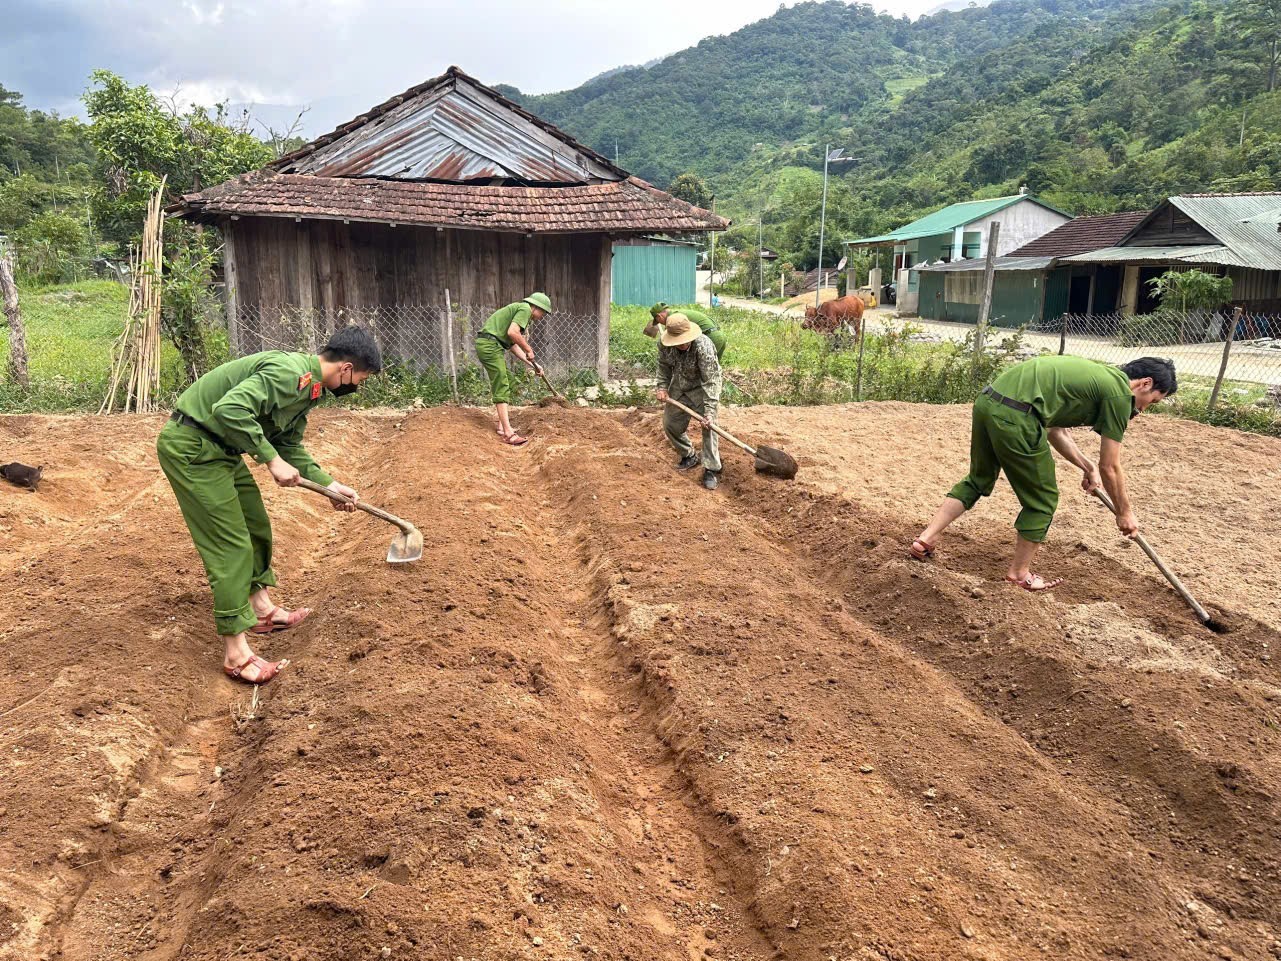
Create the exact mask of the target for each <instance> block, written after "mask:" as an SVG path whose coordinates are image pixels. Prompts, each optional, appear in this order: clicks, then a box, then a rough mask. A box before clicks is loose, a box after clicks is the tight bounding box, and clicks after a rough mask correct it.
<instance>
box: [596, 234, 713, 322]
mask: <svg viewBox="0 0 1281 961" xmlns="http://www.w3.org/2000/svg"><path fill="white" fill-rule="evenodd" d="M697 267H698V252H697V251H696V250H695V249H694V248H693V247H684V246H667V245H662V244H654V245H652V246H648V245H647V246H623V245H621V244H615V245H614V267H613V293H612V294H611V296H610V300H611V301H612V302H613V303H615V304H620V305H627V304H644V305H645V306H647V307H648V306H649V305H650V304H654V303H657V302H658V301H660V300H661V301H664V302H666V303H669V304H692V303H694V300H695V294H696V292H697V291H696V286H697V280H696V278H695V271H696V270H697Z"/></svg>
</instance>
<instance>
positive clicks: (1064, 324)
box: [1059, 310, 1068, 357]
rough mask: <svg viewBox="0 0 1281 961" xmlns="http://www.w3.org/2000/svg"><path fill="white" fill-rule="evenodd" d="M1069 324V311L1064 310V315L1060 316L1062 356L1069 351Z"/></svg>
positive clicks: (1060, 353) (1060, 351)
mask: <svg viewBox="0 0 1281 961" xmlns="http://www.w3.org/2000/svg"><path fill="white" fill-rule="evenodd" d="M1067 325H1068V315H1067V311H1066V310H1065V311H1064V312H1063V316H1062V317H1060V318H1059V356H1060V357H1062V356H1063V355H1064V354H1065V353H1067Z"/></svg>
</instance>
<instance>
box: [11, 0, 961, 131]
mask: <svg viewBox="0 0 1281 961" xmlns="http://www.w3.org/2000/svg"><path fill="white" fill-rule="evenodd" d="M938 4H939V0H879V2H876V3H875V6H876V7H877V8H878V9H884V10H887V11H888V12H891V13H894V14H896V15H900V14H907V15H909V16H913V17H915V16H917V15H919V14H921V13H924V12H925V11H927V10H930V9H932V8H934V7H936V6H937V5H938ZM0 5H2V6H3V7H4V8H5V10H4V13H3V14H0V84H3V85H4V86H5V87H7V88H9V89H11V90H17V91H19V92H20V93H22V94H23V97H24V100H25V103H26V104H27V106H29V107H38V108H41V109H46V110H57V111H59V112H61V113H64V114H70V113H81V112H82V109H81V106H80V103H79V97H80V94H81V93H82V92H83V90H84V88H85V85H86V83H87V81H88V77H89V73H90V71H92V70H93V69H95V68H98V67H105V68H108V69H110V70H113V71H115V72H116V73H119V74H121V75H122V76H123V77H125V78H126V79H127V80H129V81H131V82H134V83H139V82H141V83H147V84H149V85H151V86H152V88H153V89H155V90H156V91H158V92H161V93H167V92H170V91H172V90H174V89H175V88H176V87H179V86H181V89H182V92H183V95H184V99H187V100H191V101H195V102H198V103H214V102H217V101H219V100H224V99H226V100H230V101H232V102H234V103H253V104H264V105H276V106H275V107H274V108H264V109H262V110H261V111H256V112H261V113H262V114H263V116H265V117H266V118H267V119H268V120H269V121H270V122H272V123H273V124H278V123H279V121H280V119H281V118H282V117H283V116H284V114H285V112H286V111H285V110H284V109H282V108H285V107H290V106H292V107H294V108H295V109H296V108H297V107H301V106H310V107H311V111H310V113H309V114H308V116H307V118H306V130H307V132H308V133H310V134H313V135H314V134H319V133H323V132H325V131H327V130H329V129H331V128H333V127H334V126H335V125H337V124H338V123H341V122H343V121H345V120H348V119H350V118H351V117H352V116H354V115H355V114H357V113H359V112H361V111H362V110H364V109H365V108H367V107H370V106H373V105H374V104H376V103H380V102H381V101H383V100H385V99H387V98H388V97H390V96H392V95H393V94H396V93H399V92H400V91H401V90H403V89H405V88H406V87H410V86H413V85H414V84H416V83H419V82H420V81H422V80H426V79H428V78H430V77H433V76H435V75H437V74H439V73H441V72H442V71H443V70H444V69H445V68H446V67H448V66H449V65H450V64H457V65H458V66H460V67H462V68H463V69H464V70H466V71H467V72H468V73H471V74H472V75H473V76H476V77H478V78H479V79H480V80H482V81H484V82H485V83H489V84H495V83H509V84H513V85H515V86H517V87H519V88H520V89H521V90H523V91H526V92H528V93H546V92H549V91H553V90H564V89H567V88H570V87H575V86H577V85H578V84H580V83H582V82H583V81H584V80H587V79H588V78H590V77H593V76H595V75H596V74H598V73H600V72H602V71H604V70H608V69H609V68H611V67H616V66H621V65H624V64H639V63H644V62H646V61H649V60H652V59H654V58H655V57H662V56H665V55H667V54H670V53H675V52H676V51H677V50H682V49H684V48H686V47H689V46H692V45H694V44H696V43H697V42H698V41H699V40H700V39H702V38H703V37H706V36H711V35H715V34H723V33H731V32H733V31H734V30H737V29H738V28H739V27H742V26H744V25H746V24H748V23H751V22H753V21H756V20H760V19H762V18H764V17H767V16H769V15H770V14H772V13H773V12H774V11H775V10H777V9H778V6H779V3H778V0H697V2H690V0H644V2H642V3H619V2H617V0H611V2H587V3H584V2H582V0H539V2H531V0H465V2H457V0H456V2H452V3H442V2H437V0H419V2H413V0H161V2H151V3H145V4H144V3H136V2H134V3H131V2H124V0H0ZM788 5H789V6H790V4H788Z"/></svg>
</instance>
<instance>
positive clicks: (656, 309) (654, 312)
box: [649, 300, 667, 320]
mask: <svg viewBox="0 0 1281 961" xmlns="http://www.w3.org/2000/svg"><path fill="white" fill-rule="evenodd" d="M666 309H667V305H666V304H665V303H663V302H662V301H661V300H660V301H659V302H658V303H656V304H655V305H654V306H653V307H651V308H650V309H649V315H650V316H651V317H653V318H654V319H655V320H658V315H659V314H661V313H662V312H663V311H665V310H666Z"/></svg>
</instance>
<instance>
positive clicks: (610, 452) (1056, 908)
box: [0, 404, 1281, 961]
mask: <svg viewBox="0 0 1281 961" xmlns="http://www.w3.org/2000/svg"><path fill="white" fill-rule="evenodd" d="M727 417H728V418H732V420H733V423H732V425H731V429H741V430H742V432H743V433H744V434H745V435H747V436H749V437H754V438H758V439H760V440H762V441H765V442H776V443H778V444H779V446H783V447H785V448H787V449H788V450H790V451H792V452H793V453H795V454H796V455H797V456H798V457H799V458H800V459H801V462H802V474H801V478H800V480H799V481H798V482H797V483H795V484H792V485H786V484H783V483H781V482H778V481H771V480H767V479H763V478H758V477H756V476H754V475H752V474H750V473H749V470H750V468H749V462H748V461H747V460H746V459H745V458H740V457H736V456H735V455H734V454H733V453H732V452H731V453H730V454H727V464H728V470H727V474H726V478H725V484H724V485H723V486H722V488H721V490H720V491H718V492H716V493H715V494H708V493H707V492H706V491H703V490H702V489H701V487H699V486H697V484H696V483H695V480H694V479H693V478H687V477H685V476H684V475H678V474H675V473H674V472H673V471H671V469H670V464H669V461H670V460H671V456H670V452H669V451H668V450H666V449H665V447H664V445H663V443H662V439H661V433H660V430H659V426H658V421H657V417H656V415H655V414H653V413H647V412H631V413H621V412H620V413H604V412H597V411H590V410H586V411H584V410H567V411H559V410H546V411H525V412H521V415H520V416H519V417H518V418H517V419H518V422H519V423H521V425H522V426H523V427H525V426H527V427H528V428H529V429H530V430H531V432H532V435H533V438H534V440H533V442H532V443H531V444H530V445H529V447H528V448H525V449H523V450H511V449H507V448H502V447H500V446H499V445H497V444H496V443H495V442H493V441H492V428H491V427H490V426H489V423H488V420H487V418H486V417H485V416H484V414H483V412H480V411H458V410H451V409H434V410H428V411H423V412H417V413H414V414H412V415H408V416H407V415H404V414H401V413H387V414H328V415H325V416H321V417H318V418H317V423H316V424H315V425H313V436H314V440H313V444H312V447H313V451H314V453H316V455H317V457H318V459H320V460H321V462H322V463H325V464H326V465H327V466H332V468H333V470H334V473H335V474H337V475H338V476H339V477H341V478H343V479H347V480H350V481H352V482H354V483H356V485H357V486H359V487H360V488H361V489H362V491H363V493H364V494H365V496H367V497H368V498H369V499H370V500H372V501H374V502H376V503H384V504H386V505H387V506H388V507H389V509H391V510H393V511H395V512H396V513H398V514H402V515H403V516H406V517H410V518H412V519H414V520H415V521H416V522H417V523H418V524H419V526H420V527H421V529H422V530H423V532H424V534H425V536H426V560H425V562H424V563H422V564H419V565H406V566H400V567H391V566H388V565H386V564H384V563H382V561H381V558H382V556H383V554H384V552H385V550H386V541H387V538H388V536H389V531H388V530H387V529H386V528H385V526H384V525H380V524H378V523H377V522H376V521H374V520H372V519H370V518H367V517H365V516H363V515H360V516H355V517H350V516H347V515H336V514H335V513H333V512H332V511H330V510H329V509H328V507H327V506H326V505H325V504H324V503H322V502H320V500H319V499H318V498H315V497H314V496H311V495H307V494H305V493H302V492H297V491H279V490H274V489H273V490H270V491H267V497H268V506H269V509H270V510H271V512H272V515H273V518H274V519H275V525H276V534H277V544H278V548H277V550H278V554H279V557H280V564H279V571H280V573H281V580H282V584H283V585H284V588H283V590H282V591H281V594H280V599H281V600H282V601H283V602H286V603H292V604H301V603H306V604H310V605H312V606H314V607H316V608H317V609H318V613H317V614H316V615H315V616H314V617H313V618H312V619H310V620H309V621H308V622H307V624H306V625H304V626H303V627H302V628H299V629H298V630H297V631H295V632H291V633H289V634H285V635H277V636H276V637H275V638H273V639H272V642H271V644H270V646H269V647H268V648H267V653H268V654H269V655H271V656H281V655H288V656H290V657H292V658H293V659H294V664H293V666H292V667H291V668H290V669H289V671H288V673H287V674H286V675H285V676H283V677H282V679H281V681H280V682H278V683H274V684H272V685H270V686H269V687H267V688H264V689H262V690H261V699H260V701H259V702H258V703H257V704H256V705H255V704H253V703H252V702H251V692H250V690H249V689H247V688H244V687H238V686H234V685H232V684H231V682H229V681H227V680H225V679H223V678H222V677H221V676H220V674H219V672H218V666H219V658H220V654H219V652H218V650H217V649H216V644H215V643H214V642H213V640H212V639H211V638H210V637H209V636H208V633H207V631H208V611H207V607H208V595H207V588H206V587H205V585H204V583H203V577H202V572H201V570H200V565H199V561H198V558H197V557H196V555H195V553H194V550H193V549H192V548H191V546H190V542H189V540H188V539H187V538H186V535H185V532H184V531H183V530H182V528H181V521H180V518H179V516H178V513H177V510H176V508H175V506H174V504H173V502H172V498H171V495H170V493H169V491H168V489H167V487H166V486H165V484H164V481H163V478H162V477H161V475H160V474H159V471H158V468H157V467H156V465H155V462H154V453H153V451H152V444H153V439H154V434H155V431H156V430H158V428H159V425H160V422H159V420H153V419H145V418H111V419H106V420H102V419H80V418H8V419H5V420H4V421H0V442H2V443H3V452H4V454H5V455H6V459H8V458H9V457H12V458H16V459H19V460H24V461H28V462H33V463H41V462H43V463H44V464H45V465H46V471H45V482H44V485H43V486H42V488H41V491H40V493H39V494H35V495H32V494H29V493H27V492H25V491H18V490H14V489H11V488H8V487H4V488H0V546H2V547H3V555H2V556H0V565H2V568H0V573H2V574H3V576H4V580H5V583H6V584H7V585H9V590H8V591H7V592H6V594H5V595H4V598H3V600H2V601H0V604H3V605H4V609H3V612H4V618H3V621H0V623H2V624H3V628H2V629H0V642H2V643H3V645H4V650H5V652H6V660H5V663H6V666H7V670H6V672H5V674H4V675H3V677H0V751H2V752H3V755H2V756H3V759H4V760H3V764H4V767H3V777H0V868H3V870H0V958H6V959H7V958H13V959H19V958H21V959H24V961H26V959H33V958H50V959H51V958H64V959H76V961H80V959H86V961H96V959H117V958H121V959H123V958H129V959H134V958H138V959H146V961H161V959H165V961H167V959H175V958H184V959H188V958H189V959H202V961H204V959H208V961H213V959H219V961H222V959H226V958H230V957H239V956H249V957H256V958H264V959H279V961H302V959H308V961H318V959H325V961H329V959H333V961H338V959H343V961H346V959H359V958H426V959H450V961H453V959H458V958H463V959H467V961H472V959H483V961H489V959H509V958H538V957H546V958H557V959H562V958H580V957H581V958H606V959H620V961H621V959H635V961H641V959H645V961H649V959H672V961H675V959H681V961H697V959H701V958H715V959H722V958H724V959H745V961H746V959H752V961H756V959H767V958H788V959H803V961H810V959H813V961H826V959H829V958H837V959H840V961H847V959H857V961H865V959H879V961H925V959H929V961H934V959H939V961H942V959H948V961H952V959H1000V961H1022V959H1027V958H1033V957H1052V958H1071V959H1087V958H1088V959H1096V958H1135V959H1150V961H1168V959H1184V958H1187V959H1192V958H1214V957H1218V958H1243V959H1267V958H1272V957H1277V956H1281V906H1279V902H1278V899H1277V898H1276V897H1275V892H1276V890H1277V888H1278V884H1279V883H1281V878H1279V877H1278V872H1279V870H1281V828H1279V827H1278V825H1279V824H1281V819H1279V817H1278V815H1281V810H1278V808H1279V805H1278V800H1277V799H1278V792H1279V791H1281V761H1279V760H1278V758H1279V757H1281V754H1279V753H1278V749H1279V748H1281V671H1278V667H1277V665H1276V663H1275V661H1274V656H1275V651H1276V649H1277V646H1278V643H1279V642H1281V630H1279V629H1281V601H1279V600H1278V597H1281V592H1279V591H1278V588H1281V583H1279V582H1278V573H1277V571H1276V567H1275V564H1274V553H1275V549H1274V545H1275V544H1276V543H1278V542H1279V540H1281V518H1279V517H1278V515H1277V514H1276V509H1275V508H1276V504H1277V503H1278V502H1281V469H1279V468H1278V466H1277V464H1278V455H1281V443H1279V442H1277V441H1275V440H1269V439H1265V438H1260V437H1252V436H1247V435H1239V434H1233V433H1229V432H1225V431H1214V430H1211V429H1209V428H1204V427H1201V426H1200V425H1196V424H1191V423H1187V422H1183V421H1176V420H1173V419H1166V418H1155V417H1154V418H1145V419H1143V420H1142V421H1141V422H1140V423H1139V424H1138V425H1136V428H1135V432H1134V437H1133V440H1132V441H1131V442H1129V443H1128V444H1127V447H1129V448H1130V451H1129V454H1130V459H1131V461H1132V471H1131V478H1132V483H1133V485H1134V487H1135V489H1136V500H1137V502H1138V504H1139V506H1140V517H1141V520H1143V521H1144V522H1145V523H1146V525H1147V531H1148V533H1149V534H1150V536H1151V537H1152V539H1153V540H1154V542H1156V544H1157V545H1158V547H1159V548H1161V549H1162V550H1164V551H1165V552H1166V553H1167V554H1168V555H1169V557H1170V560H1171V561H1172V563H1174V564H1175V565H1176V566H1177V567H1179V568H1180V569H1181V570H1182V571H1183V572H1185V573H1186V575H1187V580H1188V582H1189V586H1191V587H1192V589H1193V590H1195V591H1198V592H1200V593H1201V594H1202V595H1203V599H1204V600H1205V601H1206V602H1207V603H1208V604H1209V605H1210V606H1211V607H1212V608H1214V609H1215V610H1217V611H1218V612H1220V613H1222V615H1223V616H1224V618H1225V619H1226V620H1227V621H1228V622H1229V623H1230V625H1231V627H1232V631H1231V633H1229V634H1227V635H1224V636H1216V635H1213V634H1209V633H1208V632H1206V631H1204V630H1203V629H1202V628H1200V626H1199V625H1197V624H1196V623H1195V622H1194V621H1193V620H1192V618H1191V617H1190V616H1189V615H1188V614H1187V612H1186V611H1184V610H1183V609H1181V607H1180V606H1179V602H1178V600H1177V598H1176V597H1175V596H1174V595H1173V594H1172V593H1171V592H1170V591H1169V590H1168V589H1167V588H1165V587H1164V586H1163V583H1162V582H1159V581H1158V580H1156V578H1155V577H1154V576H1153V573H1152V572H1151V571H1150V570H1149V568H1148V567H1147V566H1146V560H1145V559H1144V558H1143V557H1142V555H1141V554H1140V553H1139V552H1138V551H1137V550H1135V549H1129V548H1127V547H1125V546H1123V544H1122V542H1120V541H1119V539H1118V538H1117V537H1116V536H1115V529H1114V528H1113V527H1111V526H1110V524H1109V522H1108V519H1107V518H1106V517H1105V516H1104V515H1103V513H1102V511H1101V509H1098V508H1096V507H1094V506H1093V505H1090V504H1088V503H1086V502H1085V500H1084V498H1083V495H1080V492H1079V491H1076V492H1075V493H1072V485H1073V484H1074V483H1075V478H1073V477H1072V476H1070V474H1068V473H1067V472H1065V473H1064V475H1063V477H1062V486H1063V488H1064V492H1065V493H1064V498H1063V501H1064V503H1063V507H1062V510H1061V517H1060V520H1059V521H1058V522H1056V526H1055V529H1054V532H1053V535H1052V538H1053V547H1052V549H1051V550H1050V551H1049V553H1048V556H1047V557H1046V564H1045V567H1046V569H1047V570H1048V571H1049V572H1052V573H1062V574H1064V575H1065V576H1067V578H1068V582H1067V584H1066V585H1065V588H1064V589H1063V590H1062V591H1060V592H1057V593H1056V595H1055V596H1054V597H1053V598H1045V597H1034V596H1031V595H1028V594H1026V593H1025V592H1021V591H1018V590H1017V588H1013V587H1007V586H1006V585H1004V584H1003V583H1002V582H1001V580H1000V577H1001V570H1002V568H1001V559H1002V553H1003V551H1004V550H1005V547H1006V541H1007V540H1008V536H1009V533H1010V528H1009V523H1010V520H1011V519H1012V516H1013V509H1012V504H1013V499H1012V497H1010V496H1009V494H1008V491H1004V490H1002V491H1001V492H1000V493H999V494H998V496H997V497H994V498H993V499H992V501H991V502H990V503H987V504H984V505H983V506H982V507H981V508H980V509H979V510H977V511H976V512H975V513H974V514H972V515H971V516H970V517H967V518H965V519H963V520H962V521H961V522H960V523H959V524H958V525H957V527H956V531H957V533H956V534H955V535H953V536H951V537H950V538H949V539H948V540H947V541H946V542H945V545H944V547H943V549H942V550H941V552H940V563H938V564H933V565H917V564H913V563H911V562H909V561H907V560H905V559H904V549H905V546H906V543H907V541H908V540H910V538H911V536H912V535H913V534H914V533H915V532H916V530H917V528H918V527H919V525H920V523H921V522H922V521H923V519H924V517H925V515H926V514H927V513H928V512H929V510H930V509H931V508H932V507H933V505H934V502H935V501H936V500H937V498H938V496H939V495H940V494H941V492H942V491H943V490H945V489H946V487H947V486H948V485H949V484H950V482H951V481H952V480H954V479H955V477H956V476H957V475H958V474H959V473H960V472H961V471H963V469H964V450H965V447H966V439H965V435H964V428H965V423H966V412H965V411H964V410H961V409H948V408H928V407H914V406H910V405H902V404H865V405H858V406H849V407H840V408H810V409H794V410H782V409H777V408H770V409H756V410H741V409H734V410H731V411H729V412H727ZM432 465H436V467H435V468H434V469H433V467H432ZM1207 465H1213V468H1212V469H1210V468H1209V467H1208V466H1207Z"/></svg>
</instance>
